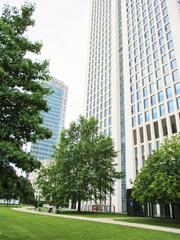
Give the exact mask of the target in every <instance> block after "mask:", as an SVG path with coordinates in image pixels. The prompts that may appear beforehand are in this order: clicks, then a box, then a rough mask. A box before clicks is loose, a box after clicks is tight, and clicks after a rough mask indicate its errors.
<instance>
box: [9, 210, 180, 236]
mask: <svg viewBox="0 0 180 240" xmlns="http://www.w3.org/2000/svg"><path fill="white" fill-rule="evenodd" d="M13 210H15V211H18V212H24V213H33V214H37V215H43V216H49V217H60V218H67V219H74V220H81V221H90V222H97V223H107V224H114V225H121V226H126V227H135V228H143V229H148V230H156V231H162V232H170V233H176V234H180V229H177V228H168V227H161V226H154V225H148V224H139V223H128V222H121V221H116V220H113V219H112V218H90V217H79V216H72V215H61V214H53V213H46V212H36V211H34V210H30V209H28V208H13Z"/></svg>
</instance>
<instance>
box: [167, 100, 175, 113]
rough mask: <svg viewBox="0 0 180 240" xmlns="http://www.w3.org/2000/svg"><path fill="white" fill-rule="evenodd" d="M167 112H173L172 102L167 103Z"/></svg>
mask: <svg viewBox="0 0 180 240" xmlns="http://www.w3.org/2000/svg"><path fill="white" fill-rule="evenodd" d="M168 110H169V113H173V112H174V103H173V101H170V102H168Z"/></svg>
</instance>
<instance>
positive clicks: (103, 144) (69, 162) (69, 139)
mask: <svg viewBox="0 0 180 240" xmlns="http://www.w3.org/2000/svg"><path fill="white" fill-rule="evenodd" d="M115 156H116V153H115V151H114V145H113V141H112V139H111V138H110V137H106V136H103V135H100V134H99V133H98V121H97V120H96V119H95V118H90V119H85V118H84V117H80V119H79V121H78V122H72V123H71V125H70V128H69V129H66V130H64V131H63V132H62V134H61V139H60V143H59V145H58V146H57V148H56V153H55V165H53V168H52V167H50V168H51V169H50V170H49V169H44V170H42V172H41V173H40V175H39V178H38V181H37V182H38V185H39V187H40V188H41V190H42V195H43V197H45V199H49V193H50V194H51V198H53V199H55V198H57V199H58V198H59V199H61V200H62V201H66V202H67V201H68V200H72V201H73V202H78V211H80V210H81V201H87V200H92V199H93V200H95V201H96V202H97V201H98V200H99V201H100V203H101V201H102V200H105V199H106V197H107V195H108V194H110V193H112V192H113V186H114V183H115V180H116V179H117V178H120V177H121V173H118V172H117V171H116V169H115V167H116V164H115V163H114V161H113V160H114V158H115ZM49 171H50V174H48V173H49ZM52 172H53V173H52ZM55 176H56V177H55ZM52 192H53V194H54V193H55V194H54V195H53V194H52ZM60 196H61V197H60Z"/></svg>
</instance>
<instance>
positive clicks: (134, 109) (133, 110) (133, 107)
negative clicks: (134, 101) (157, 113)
mask: <svg viewBox="0 0 180 240" xmlns="http://www.w3.org/2000/svg"><path fill="white" fill-rule="evenodd" d="M131 108H132V115H134V114H135V113H136V108H135V105H133V106H132V107H131Z"/></svg>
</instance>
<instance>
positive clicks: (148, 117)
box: [145, 111, 150, 122]
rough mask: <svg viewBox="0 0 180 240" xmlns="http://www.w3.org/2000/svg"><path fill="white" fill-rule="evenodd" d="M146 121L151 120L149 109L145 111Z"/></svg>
mask: <svg viewBox="0 0 180 240" xmlns="http://www.w3.org/2000/svg"><path fill="white" fill-rule="evenodd" d="M145 121H146V122H149V121H150V112H149V111H146V112H145Z"/></svg>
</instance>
